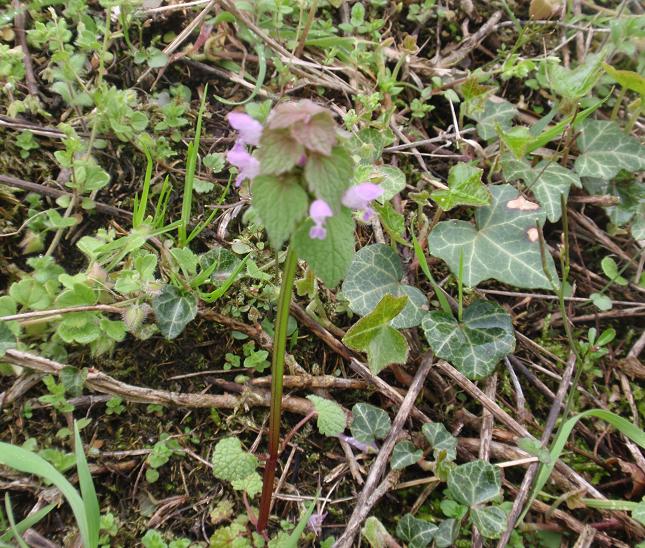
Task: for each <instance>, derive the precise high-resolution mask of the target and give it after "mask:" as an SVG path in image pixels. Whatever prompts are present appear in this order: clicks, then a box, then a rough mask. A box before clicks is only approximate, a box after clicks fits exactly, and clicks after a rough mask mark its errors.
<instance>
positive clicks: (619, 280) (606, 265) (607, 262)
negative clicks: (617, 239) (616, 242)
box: [600, 257, 629, 286]
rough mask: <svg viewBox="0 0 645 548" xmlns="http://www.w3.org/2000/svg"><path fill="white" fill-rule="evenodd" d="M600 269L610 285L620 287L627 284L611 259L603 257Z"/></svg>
mask: <svg viewBox="0 0 645 548" xmlns="http://www.w3.org/2000/svg"><path fill="white" fill-rule="evenodd" d="M600 268H602V271H603V273H604V274H605V276H607V278H609V279H610V280H611V281H612V283H615V284H618V285H622V286H626V285H627V284H628V283H629V282H628V281H627V280H626V279H625V278H623V277H622V276H621V275H620V274H619V273H618V265H617V264H616V261H614V259H612V258H611V257H603V259H602V261H600Z"/></svg>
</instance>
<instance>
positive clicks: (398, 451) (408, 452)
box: [390, 440, 423, 470]
mask: <svg viewBox="0 0 645 548" xmlns="http://www.w3.org/2000/svg"><path fill="white" fill-rule="evenodd" d="M421 457H423V451H422V450H421V449H418V448H417V447H416V446H415V445H414V444H413V443H412V442H411V441H408V440H403V441H400V442H399V443H397V444H396V445H395V446H394V449H393V450H392V456H391V457H390V466H391V467H392V470H403V469H404V468H406V467H408V466H411V465H413V464H414V463H415V462H418V461H419V459H420V458H421Z"/></svg>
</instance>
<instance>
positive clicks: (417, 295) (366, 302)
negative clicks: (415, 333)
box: [342, 244, 428, 329]
mask: <svg viewBox="0 0 645 548" xmlns="http://www.w3.org/2000/svg"><path fill="white" fill-rule="evenodd" d="M402 277H403V268H402V267H401V260H400V259H399V256H398V255H397V254H396V252H395V251H394V250H393V249H392V248H391V247H389V246H387V245H385V244H373V245H368V246H365V247H363V248H362V249H361V250H359V251H358V253H356V255H354V258H353V260H352V264H351V266H350V267H349V270H348V271H347V276H346V277H345V281H344V283H343V287H342V291H343V294H344V295H345V297H346V298H347V299H348V300H349V306H350V308H351V309H352V310H353V311H354V312H356V313H357V314H360V315H361V316H364V315H366V314H369V313H370V312H371V311H372V310H374V309H375V307H376V305H377V304H378V303H379V302H380V301H381V299H382V298H383V296H384V295H387V294H389V295H393V296H395V297H398V296H402V295H407V297H408V302H407V304H406V305H405V308H404V309H403V311H402V312H401V313H400V314H399V315H398V316H397V317H396V318H394V320H393V321H392V327H396V328H401V329H405V328H408V327H415V326H417V325H419V324H420V323H421V320H422V319H423V315H424V314H425V311H426V310H427V308H428V300H427V298H426V296H425V295H424V294H423V293H422V292H421V291H420V290H419V289H417V288H416V287H412V286H409V285H404V284H402V283H401V278H402Z"/></svg>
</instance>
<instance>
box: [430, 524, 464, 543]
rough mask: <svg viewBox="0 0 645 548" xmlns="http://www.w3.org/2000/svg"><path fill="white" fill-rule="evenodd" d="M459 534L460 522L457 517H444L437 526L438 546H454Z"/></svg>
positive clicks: (435, 538) (436, 539)
mask: <svg viewBox="0 0 645 548" xmlns="http://www.w3.org/2000/svg"><path fill="white" fill-rule="evenodd" d="M458 536H459V522H458V521H457V520H456V519H453V518H450V519H444V520H443V521H441V522H440V523H439V525H438V526H437V530H436V531H435V534H434V543H435V546H436V547H437V548H450V546H454V543H455V540H457V537H458Z"/></svg>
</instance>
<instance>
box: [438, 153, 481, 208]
mask: <svg viewBox="0 0 645 548" xmlns="http://www.w3.org/2000/svg"><path fill="white" fill-rule="evenodd" d="M483 172H484V170H483V169H480V168H478V167H475V166H473V165H472V164H465V163H459V164H457V165H455V166H453V167H451V168H450V171H449V172H448V189H447V190H435V191H434V192H433V193H432V194H431V195H430V197H431V198H432V199H433V200H434V201H435V202H437V205H438V206H439V207H440V208H441V209H443V210H444V211H449V210H451V209H452V208H453V207H457V206H460V205H469V206H475V207H478V206H484V205H488V204H489V203H490V199H491V198H490V192H489V191H488V188H486V186H485V185H484V184H482V173H483Z"/></svg>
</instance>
